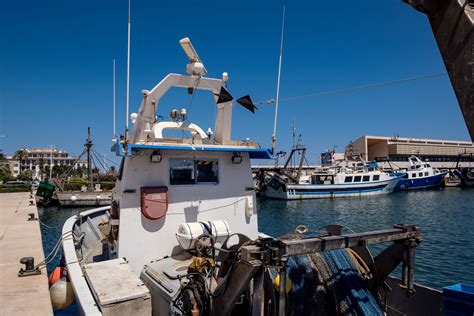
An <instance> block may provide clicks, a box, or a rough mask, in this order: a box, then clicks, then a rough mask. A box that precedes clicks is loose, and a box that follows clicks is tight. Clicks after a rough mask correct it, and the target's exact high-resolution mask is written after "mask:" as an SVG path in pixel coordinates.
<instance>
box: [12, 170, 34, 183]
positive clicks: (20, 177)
mask: <svg viewBox="0 0 474 316" xmlns="http://www.w3.org/2000/svg"><path fill="white" fill-rule="evenodd" d="M32 175H33V172H32V171H31V170H25V171H22V172H20V174H19V175H18V176H17V177H16V178H17V180H20V181H28V180H31V176H32Z"/></svg>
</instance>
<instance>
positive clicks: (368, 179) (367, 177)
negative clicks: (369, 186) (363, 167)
mask: <svg viewBox="0 0 474 316" xmlns="http://www.w3.org/2000/svg"><path fill="white" fill-rule="evenodd" d="M362 181H364V182H367V181H370V176H364V178H363V179H362Z"/></svg>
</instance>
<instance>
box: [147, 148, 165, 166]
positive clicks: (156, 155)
mask: <svg viewBox="0 0 474 316" xmlns="http://www.w3.org/2000/svg"><path fill="white" fill-rule="evenodd" d="M162 159H163V156H161V153H160V151H159V150H155V151H153V152H152V153H151V155H150V162H152V163H160V162H161V160H162Z"/></svg>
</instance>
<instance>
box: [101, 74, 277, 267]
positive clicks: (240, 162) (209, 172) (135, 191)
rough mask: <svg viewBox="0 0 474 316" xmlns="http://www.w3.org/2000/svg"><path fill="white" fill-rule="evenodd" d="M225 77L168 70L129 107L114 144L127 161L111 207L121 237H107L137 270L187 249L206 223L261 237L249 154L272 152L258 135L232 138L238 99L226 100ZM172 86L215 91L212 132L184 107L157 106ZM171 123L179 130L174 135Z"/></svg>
mask: <svg viewBox="0 0 474 316" xmlns="http://www.w3.org/2000/svg"><path fill="white" fill-rule="evenodd" d="M227 80H228V77H227V74H225V75H224V76H223V79H213V78H206V77H204V76H201V75H196V74H195V73H193V72H192V71H191V72H190V73H188V75H180V74H169V75H168V76H166V77H165V78H164V79H163V80H162V81H161V82H159V83H158V84H157V85H156V86H155V87H154V88H153V89H152V90H149V91H148V90H143V91H142V95H143V99H142V103H141V106H140V109H139V111H138V112H137V113H132V114H131V120H132V123H133V129H132V131H131V133H130V135H129V137H128V138H127V139H123V138H122V140H121V141H120V142H119V143H117V144H116V145H115V150H116V153H117V155H119V156H121V157H122V164H121V167H120V174H119V180H118V181H117V184H116V186H115V189H114V192H113V211H112V212H111V213H112V217H113V218H112V220H114V221H115V223H118V225H116V227H115V229H116V230H117V235H118V238H117V239H116V240H114V241H110V242H111V243H112V244H113V245H112V247H111V248H112V249H114V252H113V253H112V255H113V256H115V257H125V258H127V259H128V260H129V261H130V264H131V266H132V267H133V269H134V270H135V272H136V273H139V272H140V271H141V270H142V268H143V266H144V265H145V264H147V263H149V262H151V261H153V260H159V259H161V258H164V257H166V256H171V255H175V254H178V253H180V252H182V251H183V247H182V246H183V244H187V241H183V238H188V239H190V244H193V241H194V239H195V238H197V237H198V236H199V235H201V234H203V233H206V231H203V229H204V230H206V229H209V231H207V233H210V234H211V235H212V234H220V233H221V231H218V232H216V231H212V227H213V226H216V225H215V224H216V223H217V222H218V223H220V226H219V225H217V226H218V227H220V228H219V229H223V230H224V231H225V234H226V235H230V234H231V233H232V232H239V233H241V234H244V235H246V236H247V237H249V238H251V239H256V238H257V236H258V222H257V210H256V206H255V205H256V201H255V198H256V197H255V190H254V186H253V178H252V171H251V165H250V160H251V159H269V158H271V156H270V152H269V150H267V149H262V148H260V146H259V145H258V144H257V143H255V142H252V141H248V140H246V141H238V140H232V139H231V129H230V127H231V122H232V107H233V102H232V100H226V101H222V100H221V99H222V98H221V96H222V94H223V91H224V92H227V93H228V91H227V90H226V88H225V87H226V86H227ZM172 87H175V88H176V87H177V88H183V91H184V92H186V91H187V92H188V93H196V92H197V91H199V90H204V91H208V92H210V93H211V94H212V95H213V97H214V101H215V102H216V107H217V116H216V121H215V129H214V131H212V130H211V129H208V131H207V132H204V130H203V129H202V128H201V127H200V126H199V125H197V124H195V123H194V122H191V121H190V120H191V117H189V116H188V115H187V111H186V109H185V108H183V109H181V110H178V109H174V110H172V111H171V113H169V114H167V113H160V111H159V109H160V107H159V104H160V100H161V99H162V97H163V96H164V95H165V93H166V92H167V91H168V90H169V89H170V88H172ZM170 130H171V131H178V132H179V133H174V135H182V136H181V137H169V136H167V135H168V134H169V133H168V131H170ZM181 132H182V133H181ZM216 221H217V222H216ZM217 226H216V227H217ZM183 227H184V228H183ZM195 228H196V229H197V230H195ZM199 229H201V231H199ZM181 230H188V231H189V233H190V235H189V236H184V235H183V234H181V233H182V231H181ZM180 234H181V235H180ZM137 241H138V242H137ZM184 249H186V247H184Z"/></svg>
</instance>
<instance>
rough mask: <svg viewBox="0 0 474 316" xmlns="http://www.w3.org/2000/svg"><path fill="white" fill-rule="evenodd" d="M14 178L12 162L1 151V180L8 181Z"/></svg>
mask: <svg viewBox="0 0 474 316" xmlns="http://www.w3.org/2000/svg"><path fill="white" fill-rule="evenodd" d="M12 179H13V175H12V172H11V170H10V164H9V163H8V160H7V158H6V157H5V155H4V154H2V153H0V181H2V182H7V181H9V180H12Z"/></svg>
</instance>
